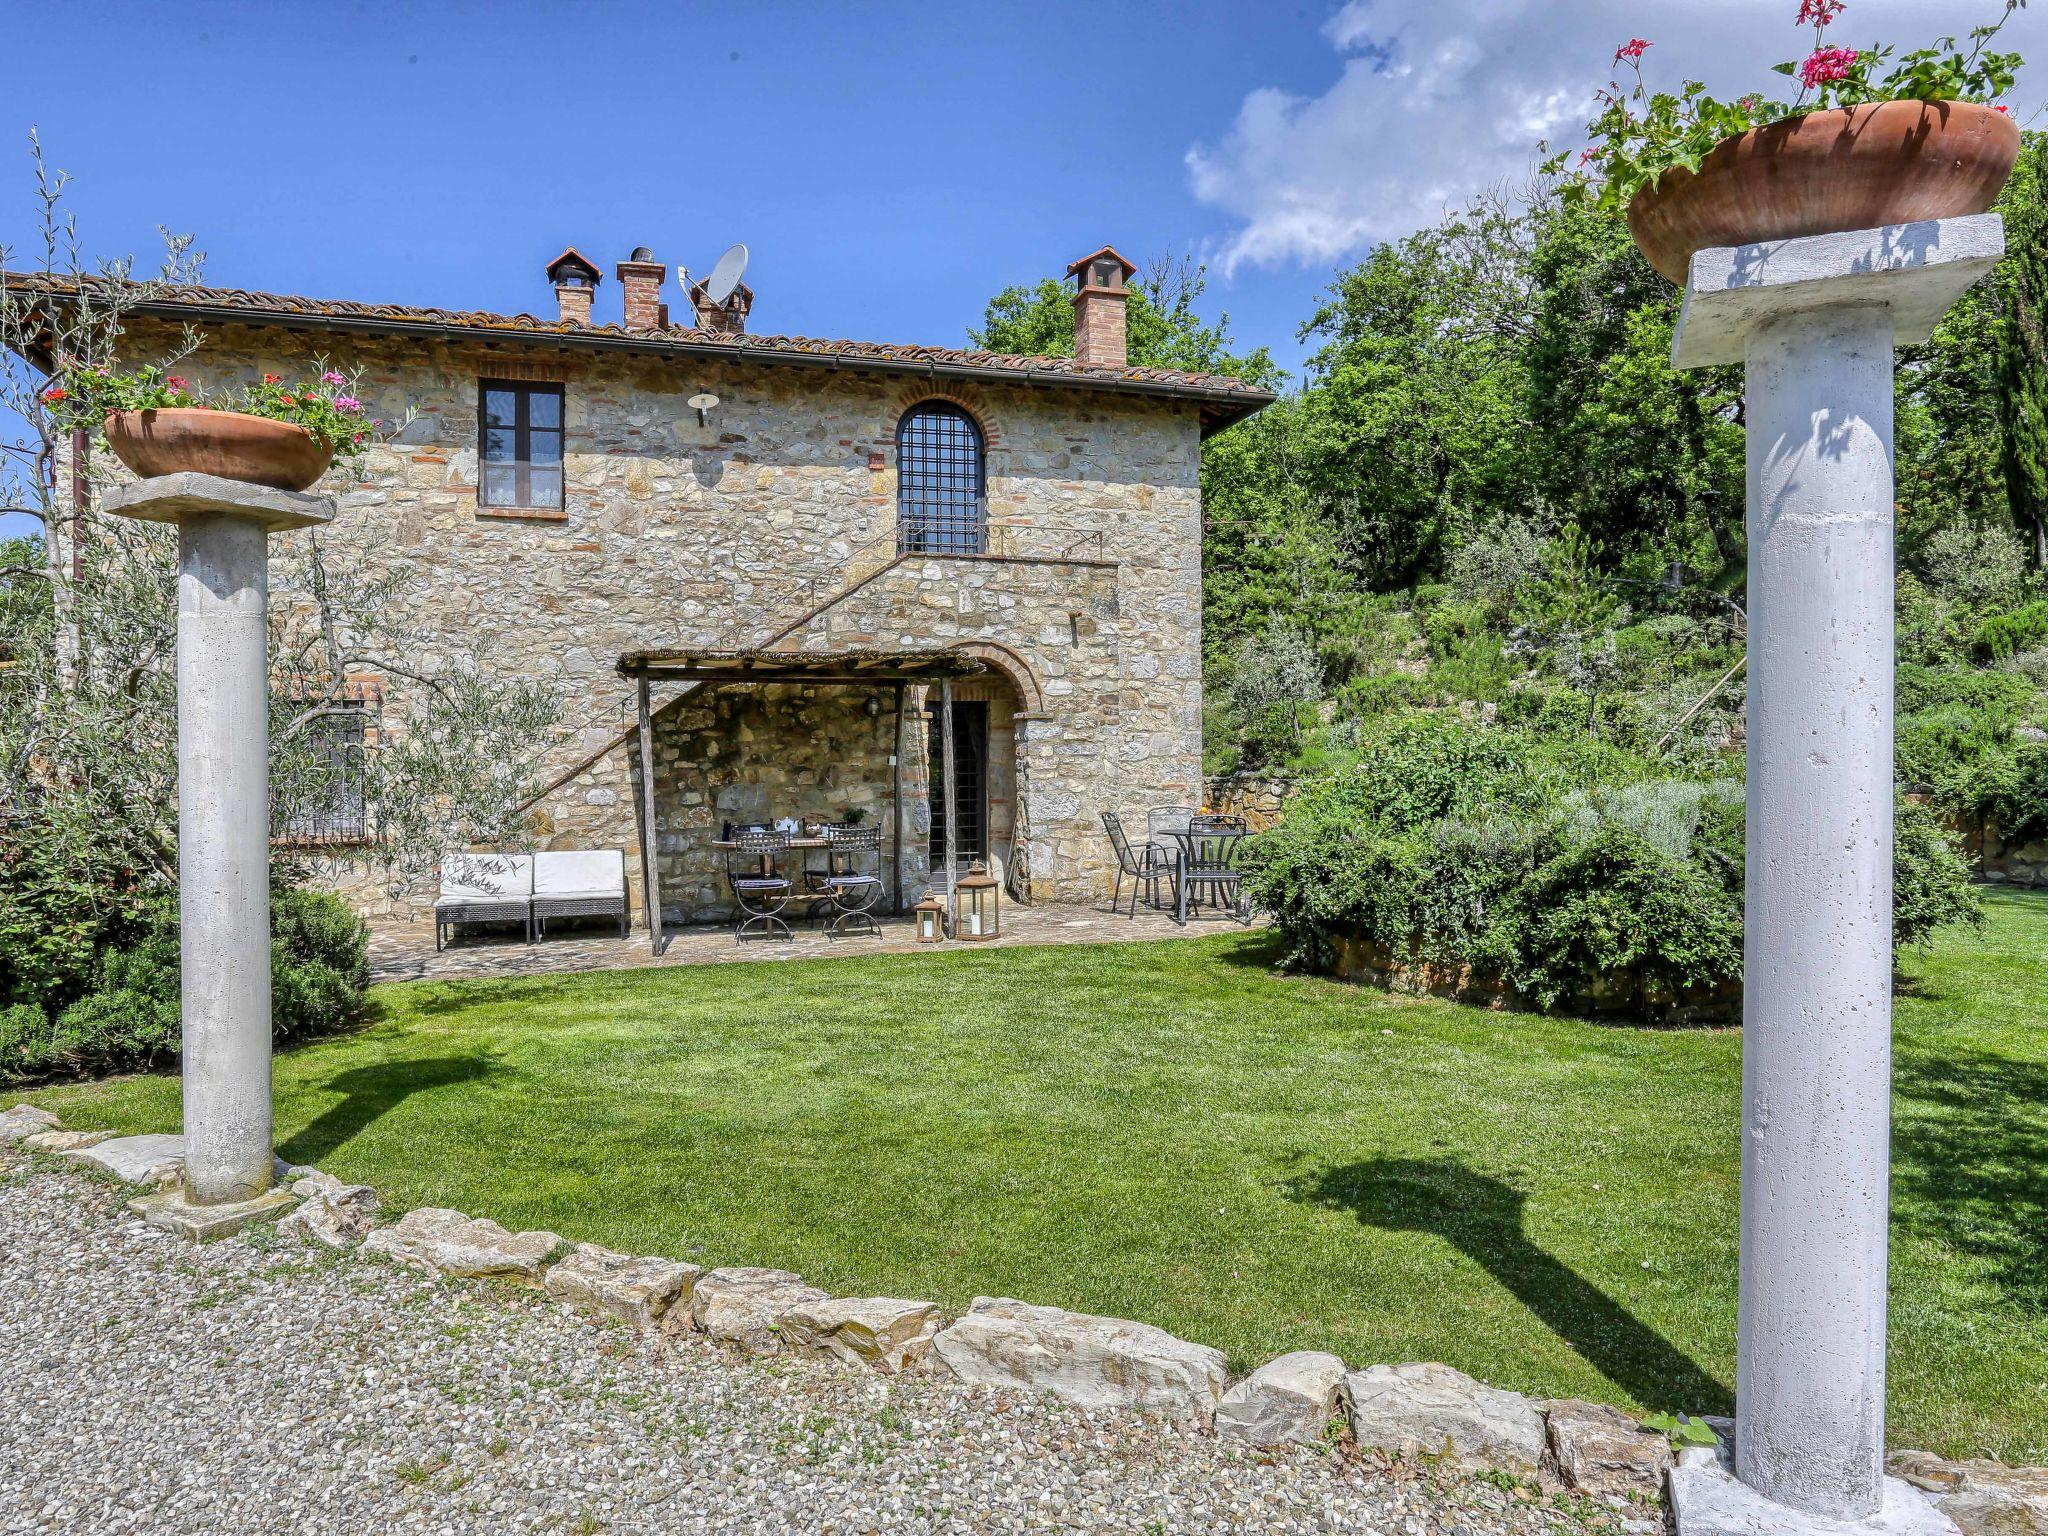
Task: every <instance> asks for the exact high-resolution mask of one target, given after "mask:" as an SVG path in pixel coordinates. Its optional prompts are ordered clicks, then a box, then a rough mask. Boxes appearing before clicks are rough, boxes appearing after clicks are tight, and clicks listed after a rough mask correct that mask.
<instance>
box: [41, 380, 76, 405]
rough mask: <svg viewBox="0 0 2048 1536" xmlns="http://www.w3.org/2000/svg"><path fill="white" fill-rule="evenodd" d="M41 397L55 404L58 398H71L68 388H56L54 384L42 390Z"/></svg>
mask: <svg viewBox="0 0 2048 1536" xmlns="http://www.w3.org/2000/svg"><path fill="white" fill-rule="evenodd" d="M43 398H44V399H45V400H47V401H49V402H50V404H52V405H55V404H56V403H57V402H58V401H59V400H69V399H70V398H71V391H70V390H68V389H59V388H57V386H56V385H54V384H53V385H51V386H50V387H49V388H48V389H46V390H44V391H43Z"/></svg>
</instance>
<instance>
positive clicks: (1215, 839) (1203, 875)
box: [1174, 816, 1246, 927]
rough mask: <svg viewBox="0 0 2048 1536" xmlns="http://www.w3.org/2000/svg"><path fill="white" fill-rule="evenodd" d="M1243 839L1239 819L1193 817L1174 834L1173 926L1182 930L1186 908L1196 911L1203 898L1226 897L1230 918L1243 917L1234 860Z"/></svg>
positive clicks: (1239, 873)
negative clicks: (1177, 855) (1177, 850)
mask: <svg viewBox="0 0 2048 1536" xmlns="http://www.w3.org/2000/svg"><path fill="white" fill-rule="evenodd" d="M1245 835H1246V834H1245V823H1244V818H1243V817H1242V816H1196V817H1193V818H1191V819H1190V820H1189V822H1188V825H1187V830H1186V831H1184V832H1181V833H1179V834H1177V837H1176V840H1177V841H1178V842H1179V844H1180V858H1179V860H1178V861H1177V863H1178V867H1177V868H1176V869H1175V871H1174V876H1175V878H1174V921H1175V922H1177V923H1179V924H1180V925H1181V926H1182V927H1186V926H1187V921H1188V908H1189V907H1190V905H1193V906H1197V907H1199V906H1201V905H1202V902H1203V898H1204V897H1205V896H1212V895H1220V896H1223V897H1226V898H1227V902H1226V903H1225V904H1227V905H1228V907H1229V909H1230V912H1231V914H1232V915H1233V916H1236V917H1240V918H1241V917H1242V916H1243V915H1244V872H1243V871H1242V870H1240V869H1239V868H1238V867H1237V856H1238V851H1239V849H1240V848H1241V847H1242V846H1243V844H1244V840H1245Z"/></svg>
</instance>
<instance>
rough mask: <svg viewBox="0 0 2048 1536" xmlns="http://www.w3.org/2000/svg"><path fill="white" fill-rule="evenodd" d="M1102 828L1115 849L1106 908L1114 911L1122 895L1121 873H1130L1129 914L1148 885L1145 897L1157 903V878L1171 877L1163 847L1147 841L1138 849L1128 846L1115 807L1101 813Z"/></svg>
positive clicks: (1171, 870)
mask: <svg viewBox="0 0 2048 1536" xmlns="http://www.w3.org/2000/svg"><path fill="white" fill-rule="evenodd" d="M1102 829H1103V831H1105V832H1107V833H1108V834H1109V846H1110V847H1111V848H1113V849H1115V850H1116V884H1115V886H1113V887H1112V888H1111V890H1110V893H1109V910H1110V911H1112V912H1115V911H1117V910H1118V908H1119V904H1120V903H1121V901H1122V899H1123V889H1124V876H1126V875H1129V876H1130V877H1131V916H1132V917H1136V916H1137V915H1138V896H1139V893H1140V892H1142V891H1146V890H1148V889H1149V891H1150V892H1151V895H1150V896H1149V898H1148V900H1150V901H1151V903H1152V905H1153V906H1155V907H1156V906H1158V905H1159V882H1160V881H1162V880H1170V879H1172V878H1173V862H1172V859H1171V858H1170V857H1169V856H1168V855H1167V852H1166V850H1165V849H1163V848H1160V847H1158V846H1157V845H1155V844H1153V843H1147V844H1146V845H1145V847H1144V850H1143V851H1142V852H1139V851H1137V850H1134V849H1133V848H1132V847H1131V840H1130V838H1128V837H1127V836H1125V835H1124V819H1123V817H1121V816H1119V815H1117V813H1116V812H1115V811H1104V812H1103V813H1102Z"/></svg>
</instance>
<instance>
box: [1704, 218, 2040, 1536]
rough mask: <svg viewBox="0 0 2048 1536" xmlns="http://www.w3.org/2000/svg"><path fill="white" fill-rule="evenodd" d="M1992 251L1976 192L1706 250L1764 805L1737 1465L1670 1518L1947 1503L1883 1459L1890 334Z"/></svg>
mask: <svg viewBox="0 0 2048 1536" xmlns="http://www.w3.org/2000/svg"><path fill="white" fill-rule="evenodd" d="M2003 250H2004V240H2003V234H2002V230H2001V226H2000V224H1999V221H1998V219H1997V218H1996V217H1995V216H1991V215H1985V216H1981V217H1977V218H1969V219H1952V220H1940V221H1929V222H1926V223H1921V224H1908V225H1899V226H1894V227H1891V228H1886V229H1873V230H1858V231H1853V232H1849V233H1844V234H1833V235H1819V236H1813V237H1810V238H1807V239H1801V240H1789V241H1782V242H1778V243H1776V244H1772V245H1759V246H1744V247H1740V248H1734V249H1722V250H1709V251H1701V252H1700V253H1699V254H1697V255H1696V256H1695V257H1694V258H1693V263H1692V271H1691V280H1690V282H1689V283H1688V284H1687V287H1686V296H1685V312H1684V315H1683V317H1682V319H1681V321H1680V324H1679V329H1678V336H1677V340H1676V343H1675V345H1674V348H1673V359H1672V360H1673V362H1674V364H1675V365H1676V366H1678V367H1681V368H1689V367H1701V366H1706V365H1710V364H1719V363H1734V362H1741V363H1743V364H1744V365H1745V367H1746V370H1747V388H1746V396H1745V399H1746V406H1747V422H1748V460H1749V475H1748V482H1749V483H1748V502H1749V660H1750V668H1749V670H1750V684H1749V771H1748V800H1749V812H1748V863H1747V869H1748V874H1747V894H1746V917H1745V931H1744V940H1743V977H1744V1000H1743V1024H1744V1033H1743V1149H1742V1250H1741V1286H1740V1298H1739V1313H1738V1319H1737V1358H1736V1427H1735V1448H1734V1467H1733V1471H1734V1474H1735V1477H1737V1478H1739V1479H1740V1482H1736V1481H1735V1480H1734V1479H1733V1478H1730V1477H1728V1476H1727V1475H1726V1473H1725V1471H1724V1470H1721V1469H1717V1468H1708V1467H1691V1468H1682V1469H1681V1470H1680V1473H1679V1474H1678V1475H1675V1476H1674V1478H1673V1480H1672V1493H1673V1502H1674V1504H1675V1505H1676V1507H1677V1512H1678V1519H1679V1529H1680V1532H1681V1536H1696V1533H1703V1532H1724V1531H1725V1532H1734V1531H1749V1530H1765V1529H1768V1530H1773V1531H1787V1532H1799V1531H1809V1530H1811V1531H1829V1530H1839V1529H1841V1528H1842V1527H1841V1526H1840V1524H1838V1522H1852V1521H1853V1522H1864V1523H1865V1524H1860V1525H1859V1526H1858V1528H1859V1529H1864V1528H1867V1529H1871V1530H1880V1531H1891V1530H1900V1531H1907V1530H1910V1531H1920V1530H1926V1531H1940V1530H1943V1529H1946V1528H1948V1527H1947V1522H1946V1521H1945V1519H1943V1518H1942V1517H1941V1516H1939V1515H1937V1514H1935V1513H1934V1511H1933V1510H1932V1508H1931V1507H1930V1506H1928V1505H1927V1504H1926V1503H1925V1501H1924V1500H1921V1499H1919V1497H1918V1496H1917V1495H1916V1494H1914V1493H1913V1492H1912V1490H1910V1489H1908V1488H1906V1487H1905V1485H1903V1484H1900V1483H1896V1482H1893V1481H1891V1480H1888V1479H1886V1478H1885V1476H1884V1470H1883V1460H1884V1368H1885V1358H1884V1357H1885V1278H1886V1277H1885V1264H1886V1251H1887V1226H1888V1221H1889V1214H1890V1211H1889V1187H1890V1165H1891V888H1892V648H1893V607H1892V371H1893V363H1892V352H1893V348H1894V346H1895V345H1897V344H1900V343H1914V342H1919V341H1924V340H1925V339H1926V338H1927V336H1928V334H1929V333H1930V332H1931V331H1932V329H1933V326H1934V323H1935V322H1936V321H1937V320H1938V319H1939V318H1940V317H1941V315H1942V314H1943V313H1944V312H1945V311H1946V310H1947V309H1948V308H1949V306H1950V305H1951V304H1952V303H1953V302H1954V301H1955V299H1956V298H1957V297H1958V296H1959V295H1960V294H1961V293H1962V292H1963V290H1964V289H1966V288H1967V287H1969V285H1970V284H1972V283H1974V282H1975V281H1976V280H1977V279H1978V278H1979V277H1981V276H1983V275H1984V273H1986V272H1988V271H1989V270H1990V268H1991V267H1992V265H1993V264H1994V263H1995V262H1996V261H1997V259H1998V257H1999V256H2000V255H2001V254H2002V253H2003ZM1758 1521H1763V1522H1764V1523H1762V1524H1758V1523H1756V1522H1758ZM1745 1522H1746V1523H1745Z"/></svg>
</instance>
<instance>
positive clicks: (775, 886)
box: [725, 827, 796, 944]
mask: <svg viewBox="0 0 2048 1536" xmlns="http://www.w3.org/2000/svg"><path fill="white" fill-rule="evenodd" d="M732 841H733V846H732V847H731V848H729V849H727V850H726V855H725V878H726V880H727V881H728V882H729V883H730V884H731V886H732V899H733V901H734V903H735V904H736V905H737V906H738V907H739V909H740V920H739V922H738V924H737V925H736V926H735V927H734V928H733V931H732V936H733V942H734V943H738V944H743V943H745V942H746V939H747V935H748V934H749V933H750V932H751V933H754V934H755V936H756V937H758V938H764V939H765V938H772V937H773V936H774V933H775V930H776V929H778V928H779V929H781V930H782V936H783V937H784V938H785V939H793V938H795V937H796V935H795V934H794V933H792V932H790V928H789V924H788V923H786V922H785V921H783V918H782V909H783V908H784V907H786V906H788V905H789V898H790V896H791V894H792V893H793V892H794V891H795V889H796V883H795V882H794V881H792V880H791V879H790V878H789V876H788V874H787V873H785V872H783V871H782V870H780V869H778V868H777V867H776V866H777V862H778V861H780V860H786V859H787V858H788V857H789V834H788V833H787V832H771V831H767V830H764V829H762V828H758V827H745V828H742V829H741V830H739V831H738V832H735V833H734V834H733V840H732Z"/></svg>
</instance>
